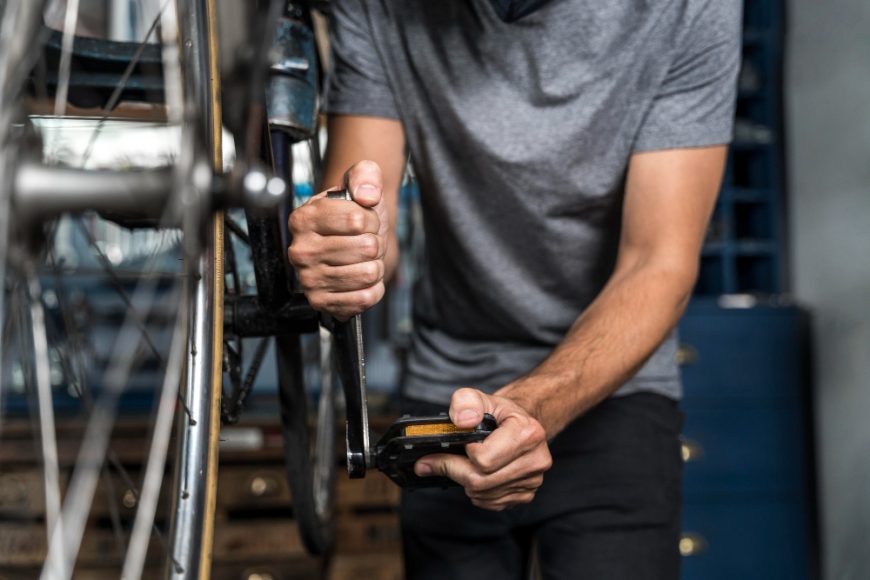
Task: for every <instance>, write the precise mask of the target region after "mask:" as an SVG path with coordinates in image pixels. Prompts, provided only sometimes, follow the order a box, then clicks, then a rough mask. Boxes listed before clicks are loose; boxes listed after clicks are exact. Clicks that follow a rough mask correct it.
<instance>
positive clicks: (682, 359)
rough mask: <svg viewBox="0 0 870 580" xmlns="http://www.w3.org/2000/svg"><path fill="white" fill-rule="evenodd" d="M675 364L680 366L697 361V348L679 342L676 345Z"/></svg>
mask: <svg viewBox="0 0 870 580" xmlns="http://www.w3.org/2000/svg"><path fill="white" fill-rule="evenodd" d="M676 358H677V364H678V365H680V366H686V365H693V364H695V363H697V362H698V359H699V358H700V355H698V350H697V349H696V348H695V347H693V346H692V345H690V344H685V343H683V344H681V345H680V346H679V347H677V357H676Z"/></svg>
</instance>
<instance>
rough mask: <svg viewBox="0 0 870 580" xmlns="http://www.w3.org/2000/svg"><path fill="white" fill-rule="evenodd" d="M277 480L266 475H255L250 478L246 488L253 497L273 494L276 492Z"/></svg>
mask: <svg viewBox="0 0 870 580" xmlns="http://www.w3.org/2000/svg"><path fill="white" fill-rule="evenodd" d="M278 488H279V486H278V480H276V479H275V478H274V477H271V476H268V475H257V476H256V477H254V478H253V479H251V484H250V486H249V487H248V489H249V490H250V492H251V495H252V496H254V497H265V496H269V495H275V493H277V492H278Z"/></svg>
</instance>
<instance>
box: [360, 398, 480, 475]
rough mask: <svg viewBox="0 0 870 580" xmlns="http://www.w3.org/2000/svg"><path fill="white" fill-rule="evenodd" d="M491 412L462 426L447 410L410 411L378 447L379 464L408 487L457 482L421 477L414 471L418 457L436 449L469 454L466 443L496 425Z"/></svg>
mask: <svg viewBox="0 0 870 580" xmlns="http://www.w3.org/2000/svg"><path fill="white" fill-rule="evenodd" d="M496 426H497V424H496V420H495V417H493V416H492V415H490V414H489V413H487V414H485V415H484V416H483V421H481V422H480V424H479V425H477V426H476V427H474V428H473V429H460V428H458V427H457V426H456V425H454V424H453V423H452V422H451V421H450V418H449V417H448V416H447V415H446V414H442V415H439V416H437V417H411V416H408V415H406V416H405V417H402V418H401V419H399V420H398V421H396V422H395V423H393V424H392V425H391V426H390V428H389V429H388V430H387V432H386V433H385V434H384V436H383V437H381V439H380V441H378V443H377V445H375V449H374V457H375V460H374V463H375V466H376V467H377V468H378V469H380V470H381V471H383V472H384V473H385V474H387V476H388V477H389V478H390V479H392V480H393V481H394V482H395V483H397V484H398V485H400V486H401V487H403V488H405V489H420V488H424V487H447V486H451V485H457V483H456V482H455V481H453V480H452V479H449V478H447V477H441V476H432V477H419V476H418V475H416V474H415V473H414V464H415V463H416V462H417V460H418V459H420V458H421V457H424V456H426V455H431V454H433V453H452V454H455V455H465V446H466V445H468V444H469V443H479V442H480V441H483V440H484V439H486V438H487V437H488V436H489V435H490V433H492V432H493V431H494V430H495V428H496Z"/></svg>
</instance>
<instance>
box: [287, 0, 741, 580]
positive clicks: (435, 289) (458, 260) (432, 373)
mask: <svg viewBox="0 0 870 580" xmlns="http://www.w3.org/2000/svg"><path fill="white" fill-rule="evenodd" d="M524 4H527V5H526V6H524ZM333 10H334V15H333V19H334V21H333V28H332V33H333V34H332V39H331V40H332V50H333V56H334V71H333V74H332V76H331V79H330V82H329V92H328V95H327V100H326V108H327V112H328V113H329V115H330V117H329V148H328V153H327V167H326V177H325V185H326V186H330V187H337V186H341V185H342V183H343V182H345V181H346V184H347V186H348V187H349V189H350V191H351V193H352V195H353V199H354V202H355V203H352V202H347V201H336V200H328V199H325V198H324V194H320V195H318V196H316V197H315V198H313V199H312V200H311V201H310V202H309V203H307V204H306V205H305V206H303V207H302V208H300V209H298V210H297V211H295V212H294V213H293V214H292V217H291V229H292V231H293V235H294V241H293V244H292V245H291V247H290V249H289V256H290V259H291V261H292V262H293V264H294V265H295V266H296V267H297V269H298V271H299V276H300V280H301V283H302V286H303V287H304V289H305V291H306V294H307V296H308V298H309V300H310V301H311V303H312V304H313V305H314V307H315V308H318V309H321V310H326V311H329V312H332V313H334V314H336V315H338V316H341V317H346V316H350V315H352V314H354V313H357V312H361V311H363V310H365V309H366V308H369V307H370V306H372V305H373V304H375V303H376V302H377V301H378V300H380V298H381V297H382V295H383V293H384V282H385V281H386V280H388V279H389V277H390V275H391V274H392V272H393V270H394V269H395V265H396V260H397V255H398V254H397V251H398V250H397V246H396V241H395V232H394V231H393V229H392V225H393V224H394V223H395V213H396V206H397V201H396V200H397V190H398V187H399V181H400V179H401V174H402V168H403V163H404V159H405V155H404V153H405V148H406V146H407V147H408V148H409V149H410V152H411V155H412V159H413V163H414V166H415V170H416V174H417V177H418V179H419V184H420V191H421V199H422V205H423V213H424V223H425V229H426V243H427V250H426V257H425V264H424V276H423V279H422V281H421V283H420V286H419V287H418V288H417V289H416V295H415V328H414V342H413V346H412V349H411V353H410V358H409V361H408V377H407V381H406V384H405V385H404V391H403V394H404V397H405V405H406V412H411V413H413V414H423V413H426V414H429V413H432V412H435V411H437V410H438V409H443V408H444V407H446V406H447V405H448V404H449V412H450V417H451V419H452V420H453V421H454V423H456V424H457V425H459V426H460V427H469V426H472V425H476V424H477V423H478V422H479V421H480V420H481V417H482V415H483V413H487V412H488V413H492V414H493V415H495V417H496V419H497V420H498V423H499V427H498V428H497V429H496V430H495V432H494V433H493V434H492V435H491V436H490V437H489V438H488V439H487V440H486V441H485V442H483V443H481V444H474V445H470V446H469V447H468V449H467V453H468V457H467V458H465V457H459V456H444V455H439V456H429V457H426V458H424V459H421V460H420V461H418V463H417V465H416V467H415V470H416V472H417V473H418V474H419V475H429V474H436V475H446V476H448V477H450V478H452V479H453V480H455V481H456V482H458V483H459V484H460V485H461V486H462V489H453V490H448V491H442V490H428V491H417V492H413V493H410V494H406V495H405V497H404V498H403V502H402V524H403V545H404V550H405V563H406V573H407V577H408V578H409V579H411V580H415V579H421V578H433V579H435V578H438V579H440V578H445V579H464V578H475V579H479V578H499V579H503V578H517V579H519V578H522V577H523V576H524V569H525V567H526V562H527V561H528V556H529V550H530V546H531V545H532V540H533V539H534V540H535V545H536V546H537V551H538V556H539V560H540V566H541V570H542V573H543V576H544V578H589V579H593V580H600V579H605V580H608V579H631V580H642V579H665V578H669V579H674V578H677V576H678V570H679V555H678V553H677V544H678V537H679V506H680V476H681V462H680V458H679V442H678V436H679V432H680V427H681V415H680V412H679V410H678V409H677V406H676V400H677V399H678V398H679V393H680V387H679V378H678V370H677V368H676V363H675V356H674V355H675V350H676V346H675V345H676V337H675V336H674V334H673V330H672V329H673V327H674V326H675V324H676V322H677V320H678V319H679V316H680V315H681V313H682V311H683V309H684V307H685V305H686V302H687V301H688V299H689V296H690V293H691V290H692V286H693V284H694V281H695V278H696V275H697V268H698V256H699V253H700V248H701V244H702V241H703V238H704V233H705V230H706V227H707V223H708V221H709V217H710V214H711V212H712V209H713V206H714V203H715V198H716V194H717V192H718V189H719V185H720V181H721V177H722V171H723V166H724V163H725V156H726V146H725V144H726V143H728V141H729V140H730V138H731V128H732V119H733V114H734V98H735V94H734V93H735V86H734V85H735V78H736V74H737V70H738V67H739V53H740V5H739V3H738V1H737V0H662V1H650V0H616V1H614V2H596V3H592V2H588V1H586V0H554V1H552V2H540V1H536V2H535V1H533V2H531V3H524V2H519V4H517V3H516V2H498V1H497V0H443V1H438V2H435V1H432V0H370V1H367V0H338V1H336V2H334V6H333ZM457 387H467V388H462V389H458V390H457ZM551 465H552V469H550V467H551ZM545 472H546V477H544V474H545ZM481 508H482V509H481ZM506 508H513V509H506Z"/></svg>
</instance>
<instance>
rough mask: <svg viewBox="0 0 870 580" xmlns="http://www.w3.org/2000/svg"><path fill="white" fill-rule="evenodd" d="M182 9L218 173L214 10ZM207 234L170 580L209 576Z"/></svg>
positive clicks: (179, 459) (213, 479) (214, 388)
mask: <svg viewBox="0 0 870 580" xmlns="http://www.w3.org/2000/svg"><path fill="white" fill-rule="evenodd" d="M187 6H188V7H190V8H192V9H193V12H192V13H191V14H186V13H185V12H184V11H183V10H182V11H181V14H182V19H184V18H188V19H191V20H192V21H193V22H191V23H189V24H188V25H187V26H183V28H182V35H181V37H180V44H181V45H182V47H184V48H185V49H186V50H188V51H190V50H194V51H195V50H197V49H198V50H199V53H198V54H196V53H194V54H193V55H190V54H188V55H187V58H186V59H183V60H184V61H185V62H186V63H187V66H186V69H185V70H184V71H183V74H184V75H185V76H186V81H187V82H186V84H187V85H188V86H189V87H191V88H192V92H193V93H194V94H195V95H197V96H198V99H199V103H198V104H199V107H200V111H201V112H202V111H205V118H204V119H202V121H204V127H203V129H205V130H206V131H207V134H206V135H205V136H204V137H205V141H206V142H207V143H208V148H209V155H210V163H211V169H212V170H213V171H215V172H222V171H223V169H224V168H223V147H222V137H223V132H222V127H223V125H222V121H221V119H222V103H221V88H220V71H219V61H218V23H217V6H216V2H215V0H195V1H193V2H190V3H189V4H187ZM203 27H204V30H203ZM185 28H186V30H185ZM185 36H186V38H185ZM203 41H204V42H203ZM197 42H199V43H200V44H199V46H197ZM203 65H205V66H203ZM210 230H211V231H210V232H209V235H208V236H207V240H208V242H207V248H206V254H205V256H204V257H202V258H201V259H200V264H201V266H200V268H199V272H198V274H199V275H198V276H197V280H196V282H195V285H196V288H195V290H194V292H193V293H194V295H195V296H196V297H197V298H199V297H202V298H203V300H199V299H197V298H195V299H194V303H195V304H196V305H197V306H198V307H197V308H196V309H191V317H190V336H189V344H188V347H187V351H186V359H187V360H186V365H185V370H186V376H185V385H186V387H187V388H186V389H185V404H186V405H187V406H188V408H191V407H194V408H196V409H197V410H198V411H200V412H201V417H200V418H199V419H198V420H197V421H196V423H194V422H193V421H186V420H184V417H180V420H179V421H178V435H177V453H176V454H175V465H174V466H173V471H174V473H175V475H174V478H173V479H174V493H173V495H172V499H173V508H172V514H173V517H172V523H171V528H170V530H171V531H170V545H171V547H172V555H171V558H170V559H169V561H168V562H167V574H166V575H167V577H170V578H184V579H190V578H198V579H200V580H207V579H208V578H210V577H211V564H212V553H213V549H214V525H215V509H216V505H217V473H218V443H219V437H220V425H221V421H220V404H221V403H220V401H221V393H222V383H223V368H222V365H223V360H222V352H223V324H224V320H223V319H224V311H223V290H224V216H223V212H217V213H216V214H215V215H214V216H213V217H212V220H211V228H210ZM200 332H201V334H200ZM200 337H201V338H200ZM198 387H199V388H201V387H205V388H206V389H207V392H205V393H203V392H198V390H199V388H198ZM200 421H202V422H203V423H204V424H200ZM203 432H204V434H205V437H203Z"/></svg>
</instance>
